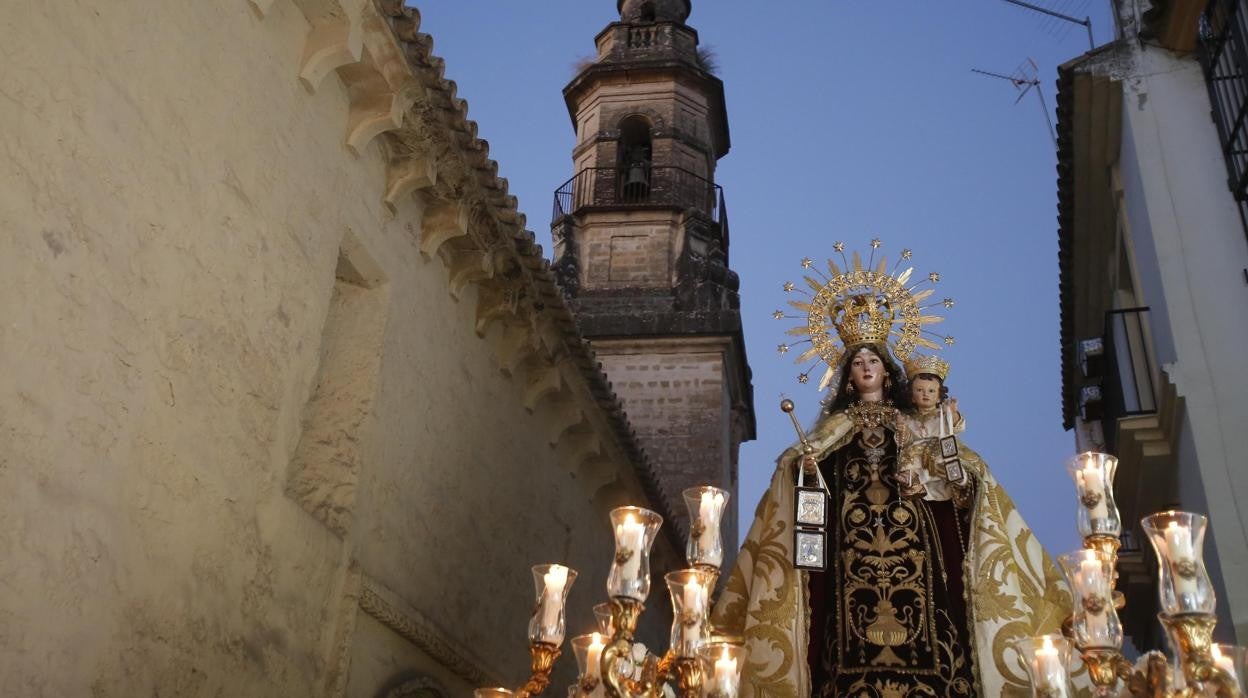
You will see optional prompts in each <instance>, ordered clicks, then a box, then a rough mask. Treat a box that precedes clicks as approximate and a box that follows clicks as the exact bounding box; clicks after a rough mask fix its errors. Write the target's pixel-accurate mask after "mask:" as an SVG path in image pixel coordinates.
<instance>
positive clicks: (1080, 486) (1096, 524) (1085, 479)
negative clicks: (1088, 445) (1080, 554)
mask: <svg viewBox="0 0 1248 698" xmlns="http://www.w3.org/2000/svg"><path fill="white" fill-rule="evenodd" d="M1066 470H1067V472H1069V473H1070V477H1071V479H1073V480H1074V481H1075V494H1076V496H1077V497H1078V499H1079V501H1078V504H1077V506H1076V508H1075V511H1076V524H1077V525H1078V527H1079V535H1080V536H1081V537H1083V538H1087V537H1088V536H1098V535H1099V536H1114V537H1115V538H1117V537H1118V536H1120V535H1122V519H1121V518H1119V516H1118V505H1117V504H1116V503H1115V502H1114V475H1115V473H1117V471H1118V459H1117V458H1115V457H1113V456H1111V455H1109V454H1108V453H1097V452H1095V451H1088V452H1086V453H1080V454H1078V455H1076V456H1072V457H1071V458H1070V459H1069V460H1067V461H1066Z"/></svg>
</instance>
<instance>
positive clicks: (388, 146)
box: [247, 0, 682, 549]
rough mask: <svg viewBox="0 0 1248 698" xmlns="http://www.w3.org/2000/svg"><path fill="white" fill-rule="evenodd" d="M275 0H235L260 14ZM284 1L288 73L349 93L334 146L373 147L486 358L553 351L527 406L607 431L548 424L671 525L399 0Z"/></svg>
mask: <svg viewBox="0 0 1248 698" xmlns="http://www.w3.org/2000/svg"><path fill="white" fill-rule="evenodd" d="M276 1H277V0H247V2H248V3H249V4H250V6H251V8H252V9H253V10H254V12H255V13H256V14H257V15H258V16H260V17H262V18H263V17H264V16H265V15H267V14H268V13H269V12H270V11H271V10H272V5H273V3H274V2H276ZM289 1H290V2H291V3H292V4H293V5H294V6H295V7H296V8H297V9H298V10H299V11H300V12H301V13H302V14H303V15H304V17H305V19H307V21H308V26H309V30H308V34H307V36H306V37H305V48H304V52H303V57H302V60H301V65H300V70H299V80H300V81H301V83H302V84H303V85H304V87H305V88H306V89H308V90H309V91H316V90H319V89H322V87H323V86H324V85H325V84H327V79H326V78H327V77H328V76H329V74H330V73H336V75H337V76H338V78H339V80H340V81H341V83H342V85H343V87H344V88H345V90H346V94H347V96H348V98H349V105H348V112H349V113H348V115H347V124H348V125H347V129H346V132H345V133H344V143H345V144H346V145H347V147H348V149H349V150H350V151H351V152H352V153H354V154H356V155H357V156H359V155H363V154H364V153H365V152H366V151H367V149H368V148H369V146H370V145H371V144H373V143H374V142H377V143H378V144H379V148H380V153H381V155H382V158H383V162H384V163H385V168H386V169H385V174H386V184H385V185H384V187H383V188H382V190H381V191H379V192H378V197H377V198H378V201H379V204H380V205H383V206H384V207H385V208H386V209H387V210H388V211H389V212H390V213H392V214H394V213H397V212H398V211H399V210H400V209H401V208H402V207H404V206H408V205H416V204H415V202H414V201H412V197H421V198H422V199H423V203H424V209H425V215H424V216H423V219H424V220H423V223H422V225H421V229H420V230H413V231H412V232H413V234H414V235H415V236H416V237H417V240H416V242H417V245H418V247H419V249H420V252H421V253H422V255H424V256H425V257H426V258H428V259H435V258H436V259H440V260H441V261H442V262H443V264H445V265H446V266H447V268H448V272H449V273H448V291H449V292H450V293H451V294H452V295H453V296H454V297H456V298H466V297H470V296H466V295H465V292H466V291H467V289H468V288H469V287H470V286H475V287H476V291H477V293H476V298H477V304H478V308H477V314H476V328H475V329H476V331H477V334H478V335H481V336H483V337H486V338H487V339H491V338H492V339H491V344H492V346H493V347H494V348H495V350H496V352H499V353H503V352H513V351H514V352H519V353H520V355H519V356H502V355H500V356H499V363H500V367H501V370H502V371H503V372H504V373H507V372H509V371H511V370H513V369H516V368H520V367H540V366H547V365H552V364H555V363H556V359H559V361H558V362H557V363H558V365H559V366H560V371H561V372H562V373H563V374H564V379H565V380H563V383H562V387H561V389H560V391H559V394H558V395H555V396H553V398H552V399H545V400H542V401H541V402H540V404H539V409H543V410H555V412H552V413H551V414H550V415H549V416H551V417H552V418H555V419H556V421H557V422H558V423H561V424H564V425H565V426H566V421H564V419H565V417H566V406H565V403H567V402H568V401H573V402H576V403H577V404H578V405H580V408H581V410H582V411H583V412H584V413H585V415H586V420H587V421H586V425H587V426H588V427H589V429H590V431H592V432H595V433H597V434H598V435H599V438H600V439H605V442H604V443H602V444H597V443H590V444H588V445H587V444H586V441H585V439H584V433H583V431H584V429H581V428H578V425H580V424H581V423H580V422H578V423H577V424H573V425H572V426H571V427H568V428H563V429H559V430H558V436H559V438H561V439H570V441H569V443H568V447H567V448H564V449H563V451H564V452H568V453H576V454H584V455H583V457H584V458H585V459H586V461H585V462H583V463H574V464H572V465H573V467H581V466H585V467H587V468H597V467H598V466H597V465H596V464H595V463H591V462H589V461H591V460H598V461H601V460H603V459H606V460H609V461H613V462H614V463H616V464H619V463H621V462H625V463H628V464H631V466H632V470H633V471H634V472H635V474H636V476H637V478H638V480H637V483H638V484H639V486H640V489H641V490H642V491H643V492H644V494H645V495H646V497H647V498H648V499H649V500H650V506H651V508H653V509H655V510H657V511H658V512H659V513H660V514H662V515H663V516H664V517H665V518H668V519H669V520H675V518H674V516H672V514H673V513H674V511H675V510H674V508H673V507H672V505H671V503H669V502H668V501H667V499H666V497H665V496H664V495H663V493H662V491H661V490H660V488H659V487H658V481H657V478H656V475H655V471H654V469H653V467H652V466H651V464H650V461H649V459H648V458H647V457H646V455H645V453H644V452H643V450H642V448H641V446H640V444H639V441H638V439H637V437H636V434H635V432H634V430H633V429H632V427H631V426H630V425H629V423H628V418H627V416H626V415H625V413H624V410H623V407H622V404H621V402H620V400H619V399H618V398H617V397H616V395H615V393H614V391H613V390H612V389H611V385H610V383H609V382H608V381H607V378H606V375H605V373H604V372H603V370H602V366H601V364H600V363H599V362H598V361H597V359H596V358H595V357H594V355H593V353H592V352H591V350H590V349H589V346H588V344H587V343H586V342H585V340H584V338H583V337H582V336H581V334H580V332H579V331H578V330H577V324H576V320H575V319H574V317H573V315H572V313H571V311H570V310H569V308H568V305H567V303H566V302H565V300H564V298H563V294H562V292H561V290H560V288H559V286H558V284H557V283H556V280H555V274H554V272H553V271H552V270H551V268H550V263H549V262H548V261H547V260H546V259H545V257H544V255H543V252H542V248H541V246H540V245H538V244H536V238H535V236H534V234H533V232H532V231H529V230H527V229H526V228H525V223H526V221H525V217H524V215H523V214H522V213H520V212H519V211H518V210H517V208H516V206H517V201H516V197H515V196H513V195H511V194H510V193H508V182H507V180H506V179H505V178H502V177H499V176H498V164H497V163H496V162H495V161H493V160H491V159H490V157H489V144H488V143H487V142H486V141H484V140H482V139H481V138H479V137H478V135H477V124H476V122H474V121H472V120H470V119H468V103H467V102H466V101H465V100H463V99H462V98H460V97H459V96H458V95H457V92H458V86H457V85H456V84H455V82H454V81H452V80H448V79H446V77H445V71H446V65H445V61H443V59H441V58H440V57H438V56H435V55H433V40H432V38H431V37H430V36H429V35H428V34H424V33H421V32H420V12H419V11H418V10H417V9H416V8H414V7H410V6H407V5H405V4H404V3H403V2H402V1H401V0H289ZM516 333H523V334H524V336H521V337H518V338H517V337H516ZM525 380H526V381H527V380H528V379H527V378H525ZM594 405H596V406H597V409H593V407H592V406H594ZM599 446H608V447H605V448H600V447H599ZM616 467H617V468H618V465H617V466H616ZM671 533H674V532H669V535H670V534H671ZM671 541H672V544H673V545H674V546H675V547H676V548H677V549H679V548H680V547H681V546H682V544H681V543H680V541H678V540H676V539H675V538H671Z"/></svg>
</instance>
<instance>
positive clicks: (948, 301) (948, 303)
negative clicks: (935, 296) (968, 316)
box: [945, 298, 953, 308]
mask: <svg viewBox="0 0 1248 698" xmlns="http://www.w3.org/2000/svg"><path fill="white" fill-rule="evenodd" d="M945 307H946V308H952V307H953V299H952V298H946V299H945Z"/></svg>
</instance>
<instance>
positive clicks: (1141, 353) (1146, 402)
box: [1102, 308, 1157, 453]
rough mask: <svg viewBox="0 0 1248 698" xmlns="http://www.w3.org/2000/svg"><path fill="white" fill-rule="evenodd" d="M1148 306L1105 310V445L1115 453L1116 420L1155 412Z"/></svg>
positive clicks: (1155, 399) (1103, 392)
mask: <svg viewBox="0 0 1248 698" xmlns="http://www.w3.org/2000/svg"><path fill="white" fill-rule="evenodd" d="M1148 318H1149V316H1148V308H1124V309H1121V310H1111V311H1109V312H1107V313H1105V360H1106V371H1105V378H1104V382H1103V383H1102V397H1103V400H1104V411H1103V417H1104V424H1105V445H1106V447H1107V450H1108V451H1109V452H1110V453H1117V450H1116V449H1117V446H1118V444H1117V439H1118V420H1119V419H1122V418H1125V417H1139V416H1142V415H1148V414H1154V413H1156V412H1157V389H1156V386H1155V385H1154V374H1153V357H1152V350H1151V345H1152V342H1151V340H1150V339H1149V334H1148V332H1149V329H1148Z"/></svg>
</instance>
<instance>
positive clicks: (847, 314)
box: [829, 294, 897, 347]
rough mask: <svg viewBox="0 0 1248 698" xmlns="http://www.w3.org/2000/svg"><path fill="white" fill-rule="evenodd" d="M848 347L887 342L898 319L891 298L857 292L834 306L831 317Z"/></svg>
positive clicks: (838, 333)
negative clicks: (889, 299) (857, 293)
mask: <svg viewBox="0 0 1248 698" xmlns="http://www.w3.org/2000/svg"><path fill="white" fill-rule="evenodd" d="M829 319H830V320H831V321H832V326H833V327H835V328H836V334H837V335H839V336H840V338H841V341H842V342H844V344H845V346H846V347H852V346H855V345H858V344H883V343H884V342H886V341H888V335H889V334H891V333H892V331H893V322H894V321H895V320H896V319H897V317H896V313H894V312H893V308H892V305H891V304H890V303H889V302H888V299H887V298H877V297H874V296H868V295H865V294H860V295H854V296H850V297H849V298H846V299H845V300H844V301H841V302H838V303H836V304H835V305H834V306H832V316H831V317H830V318H829Z"/></svg>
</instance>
